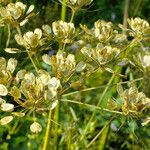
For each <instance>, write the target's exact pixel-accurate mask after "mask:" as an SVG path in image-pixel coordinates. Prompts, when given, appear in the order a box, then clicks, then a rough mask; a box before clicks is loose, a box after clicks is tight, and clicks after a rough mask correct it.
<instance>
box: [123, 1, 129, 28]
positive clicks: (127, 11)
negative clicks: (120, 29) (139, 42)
mask: <svg viewBox="0 0 150 150" xmlns="http://www.w3.org/2000/svg"><path fill="white" fill-rule="evenodd" d="M129 4H130V0H125V7H124V17H123V26H124V27H125V28H127V19H128V17H129Z"/></svg>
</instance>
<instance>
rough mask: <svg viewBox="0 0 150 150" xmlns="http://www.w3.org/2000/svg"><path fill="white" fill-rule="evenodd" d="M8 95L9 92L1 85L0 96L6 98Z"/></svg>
mask: <svg viewBox="0 0 150 150" xmlns="http://www.w3.org/2000/svg"><path fill="white" fill-rule="evenodd" d="M7 94H8V90H7V88H6V86H5V85H3V84H0V96H6V95H7Z"/></svg>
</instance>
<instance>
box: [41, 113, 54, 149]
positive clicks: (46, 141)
mask: <svg viewBox="0 0 150 150" xmlns="http://www.w3.org/2000/svg"><path fill="white" fill-rule="evenodd" d="M52 114H53V111H52V110H50V111H49V115H48V122H47V127H46V133H45V136H44V145H43V150H50V147H49V144H50V135H51V126H52V121H51V120H52Z"/></svg>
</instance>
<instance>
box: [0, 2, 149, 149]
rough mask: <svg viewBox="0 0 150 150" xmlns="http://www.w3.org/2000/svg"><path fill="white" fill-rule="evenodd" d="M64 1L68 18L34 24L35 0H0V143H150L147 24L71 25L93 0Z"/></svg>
mask: <svg viewBox="0 0 150 150" xmlns="http://www.w3.org/2000/svg"><path fill="white" fill-rule="evenodd" d="M64 2H65V5H67V6H68V7H69V8H70V9H71V12H72V15H71V17H70V21H68V22H65V21H62V20H57V21H54V22H52V23H47V24H41V25H40V27H39V26H38V27H35V28H34V26H35V25H34V23H33V22H31V23H30V21H31V20H34V19H33V18H34V17H36V12H35V10H34V9H35V8H36V7H34V5H32V4H31V5H30V6H29V7H28V6H27V5H26V4H24V3H22V2H14V3H10V2H6V1H5V2H3V1H2V3H1V6H0V27H1V30H7V33H8V35H7V37H4V43H3V46H2V47H5V48H3V49H4V51H5V52H4V51H3V52H1V57H0V110H1V111H0V114H1V117H0V124H1V128H0V136H1V137H2V138H1V141H0V142H1V146H0V149H43V150H47V149H49V148H51V149H68V150H74V149H75V150H78V149H104V146H105V148H106V149H113V148H119V149H141V147H143V149H149V145H148V143H149V138H148V134H149V130H147V129H148V125H149V123H150V116H149V112H150V98H149V96H150V94H149V87H148V86H147V85H145V83H148V82H149V76H150V53H149V41H150V25H149V22H148V21H146V20H144V19H141V18H139V17H135V18H131V19H128V20H127V21H128V27H125V26H123V25H121V24H118V25H116V24H113V23H112V22H108V21H104V20H100V19H99V20H97V21H95V23H94V25H93V26H92V27H88V26H87V25H85V24H81V23H80V25H79V27H76V26H75V25H74V23H73V20H74V16H75V14H76V13H77V12H78V11H80V10H81V8H82V7H84V6H86V7H87V6H89V5H90V4H92V2H93V0H86V1H85V0H66V1H62V0H60V4H62V5H64ZM32 23H33V26H32ZM35 23H36V21H35ZM26 27H27V29H28V28H29V30H26ZM4 44H5V46H4ZM6 54H9V55H8V56H7V57H5V56H6ZM9 56H10V57H9ZM8 57H9V58H8ZM13 57H14V58H13ZM22 57H23V58H22ZM91 112H92V114H91ZM22 129H24V130H22ZM139 129H140V130H141V131H139ZM122 135H123V137H122ZM124 137H126V139H127V140H124ZM116 141H117V143H116ZM14 143H15V144H14ZM114 143H115V146H112V144H114ZM102 145H104V146H102Z"/></svg>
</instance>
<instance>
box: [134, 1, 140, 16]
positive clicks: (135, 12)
mask: <svg viewBox="0 0 150 150" xmlns="http://www.w3.org/2000/svg"><path fill="white" fill-rule="evenodd" d="M141 3H142V0H139V1H138V4H137V6H136V9H135V11H134V13H133V16H134V17H135V16H136V15H137V13H138V10H139V8H140V6H141Z"/></svg>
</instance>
